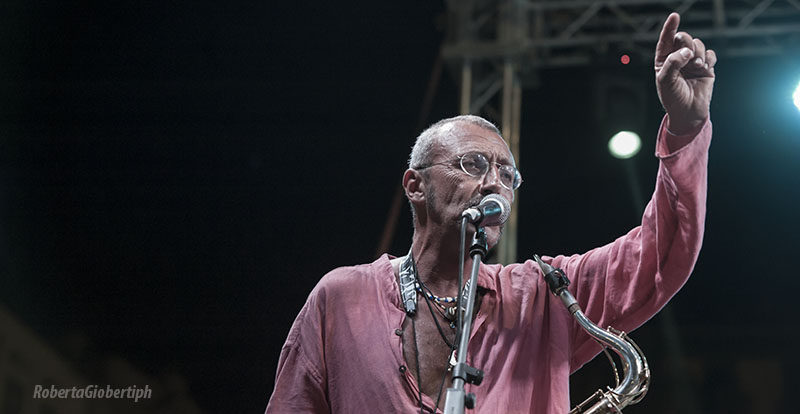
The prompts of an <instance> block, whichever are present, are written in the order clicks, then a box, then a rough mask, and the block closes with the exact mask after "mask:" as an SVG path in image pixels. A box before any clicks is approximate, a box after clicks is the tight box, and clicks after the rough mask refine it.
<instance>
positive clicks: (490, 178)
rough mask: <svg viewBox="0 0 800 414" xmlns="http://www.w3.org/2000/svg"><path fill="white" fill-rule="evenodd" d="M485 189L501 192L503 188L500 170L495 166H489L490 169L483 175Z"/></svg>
mask: <svg viewBox="0 0 800 414" xmlns="http://www.w3.org/2000/svg"><path fill="white" fill-rule="evenodd" d="M483 187H484V188H485V189H491V190H495V191H493V192H499V191H500V189H501V188H503V186H502V185H501V184H500V169H499V167H498V166H497V165H495V164H489V169H488V170H486V174H484V175H483Z"/></svg>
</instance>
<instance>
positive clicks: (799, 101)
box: [792, 82, 800, 111]
mask: <svg viewBox="0 0 800 414" xmlns="http://www.w3.org/2000/svg"><path fill="white" fill-rule="evenodd" d="M792 99H793V100H794V106H796V107H797V110H798V111H800V82H798V83H797V88H795V90H794V94H793V95H792Z"/></svg>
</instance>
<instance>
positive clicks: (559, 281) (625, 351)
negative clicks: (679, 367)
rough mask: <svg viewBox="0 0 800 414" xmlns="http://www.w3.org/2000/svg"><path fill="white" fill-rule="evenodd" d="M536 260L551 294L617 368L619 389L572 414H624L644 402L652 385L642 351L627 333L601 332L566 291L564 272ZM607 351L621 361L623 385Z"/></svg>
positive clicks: (603, 393)
mask: <svg viewBox="0 0 800 414" xmlns="http://www.w3.org/2000/svg"><path fill="white" fill-rule="evenodd" d="M533 257H534V259H536V263H538V264H539V268H541V270H542V274H543V275H544V278H545V281H546V282H547V285H548V287H549V288H550V291H551V292H553V294H554V295H556V296H558V297H559V298H560V299H561V301H562V302H563V303H564V305H565V306H566V307H567V310H569V312H570V313H571V314H572V316H573V317H574V318H575V320H577V321H578V324H580V325H581V327H582V328H583V329H584V330H585V331H586V332H587V333H588V334H589V335H591V336H592V337H594V338H595V340H597V341H598V342H599V343H600V344H601V345H603V352H605V354H606V357H608V360H609V362H610V363H611V366H612V367H613V368H614V376H615V377H616V382H617V384H616V387H615V388H611V387H608V390H602V389H599V390H597V392H595V393H594V394H592V395H591V396H589V398H587V399H586V400H585V401H584V402H582V403H580V404H578V405H576V406H575V408H573V409H572V410H571V411H570V412H569V414H578V413H587V414H606V413H622V409H623V408H625V407H627V406H629V405H633V404H636V403H638V402H639V401H641V400H642V398H644V396H645V394H647V389H648V387H649V385H650V368H649V367H648V365H647V359H646V358H645V357H644V354H643V353H642V350H641V349H639V346H638V345H636V343H635V342H633V340H631V339H630V338H628V337H627V335H626V334H625V332H620V331H618V330H616V329H614V328H611V327H609V328H608V329H605V330H604V329H601V328H600V327H599V326H597V325H595V324H594V323H592V321H590V320H589V319H588V318H586V315H584V314H583V311H581V307H580V306H579V305H578V302H577V301H576V300H575V297H573V296H572V294H571V293H569V291H568V290H567V286H568V285H569V279H567V276H566V274H564V271H563V270H561V269H555V268H553V266H550V265H549V264H547V263H544V262H543V261H542V260H541V259H540V258H539V256H537V255H534V256H533ZM607 348H611V349H612V350H613V351H614V352H616V353H617V355H619V357H620V361H621V363H622V368H623V372H624V377H623V379H622V381H620V380H619V375H618V372H617V366H616V363H615V362H614V360H613V359H612V358H611V355H610V354H609V353H608V350H607Z"/></svg>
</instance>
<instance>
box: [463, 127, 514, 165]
mask: <svg viewBox="0 0 800 414" xmlns="http://www.w3.org/2000/svg"><path fill="white" fill-rule="evenodd" d="M459 138H461V140H460V141H459V142H458V143H459V144H461V145H460V146H459V147H460V150H461V152H459V154H458V155H464V154H466V153H468V152H478V153H481V154H483V155H484V156H485V157H486V158H487V159H488V160H489V161H491V162H496V163H499V164H504V165H511V166H514V167H516V162H515V161H514V154H512V153H511V148H509V147H508V144H506V142H505V141H504V140H503V139H502V138H501V137H500V136H499V135H497V134H494V133H492V134H491V137H487V136H484V135H476V134H469V135H462V136H460V137H459ZM465 138H478V139H479V140H480V141H482V142H486V143H490V144H491V143H492V141H494V142H498V143H499V142H502V143H503V145H502V148H503V149H502V150H501V149H499V148H498V147H499V146H498V147H494V145H492V148H488V149H487V148H482V147H480V146H478V145H475V143H473V142H467V141H466V140H465Z"/></svg>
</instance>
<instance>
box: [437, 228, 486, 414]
mask: <svg viewBox="0 0 800 414" xmlns="http://www.w3.org/2000/svg"><path fill="white" fill-rule="evenodd" d="M488 251H489V246H488V244H487V243H486V232H485V231H484V230H483V227H478V230H477V231H476V232H475V236H473V238H472V246H471V247H470V248H469V254H470V256H472V274H471V275H470V277H469V293H468V294H467V297H466V298H464V299H466V301H467V308H466V310H465V311H464V323H463V325H462V326H461V328H462V329H461V336H460V337H459V341H458V359H457V362H456V366H455V367H454V368H453V386H452V387H451V388H448V389H447V397H446V398H445V402H444V413H445V414H464V410H465V408H470V409H471V408H474V407H475V394H473V393H466V392H465V391H464V385H465V384H466V383H467V382H469V383H470V384H475V385H480V383H481V382H482V381H483V371H481V370H479V369H475V368H473V367H471V366H469V365H467V346H468V345H469V335H470V332H471V331H472V314H473V313H474V312H475V292H476V290H477V286H478V269H479V268H480V265H481V261H482V260H483V258H484V257H486V253H487V252H488ZM457 306H458V307H459V308H460V307H461V304H460V303H459V304H458V305H457ZM456 312H459V313H460V312H461V310H460V309H459V310H457V311H456Z"/></svg>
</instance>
